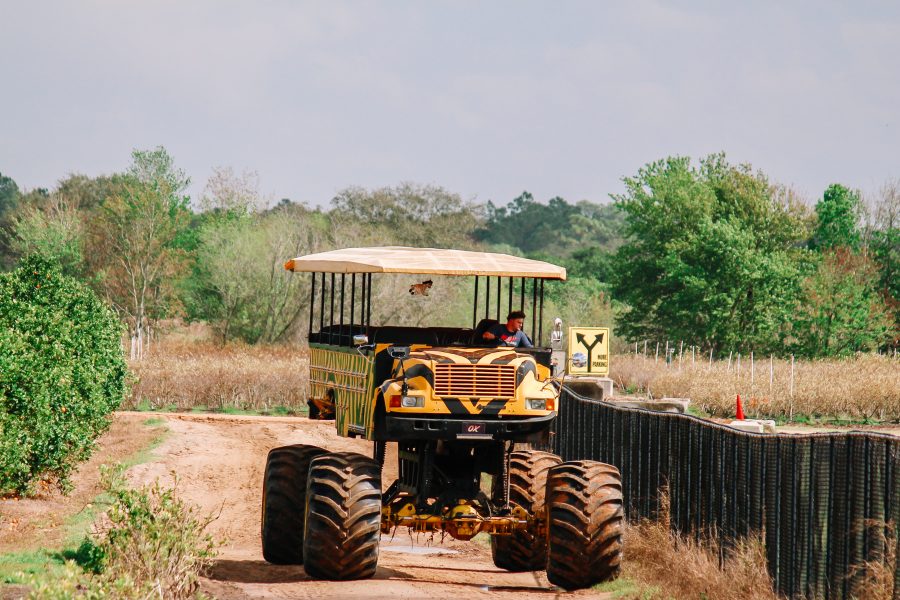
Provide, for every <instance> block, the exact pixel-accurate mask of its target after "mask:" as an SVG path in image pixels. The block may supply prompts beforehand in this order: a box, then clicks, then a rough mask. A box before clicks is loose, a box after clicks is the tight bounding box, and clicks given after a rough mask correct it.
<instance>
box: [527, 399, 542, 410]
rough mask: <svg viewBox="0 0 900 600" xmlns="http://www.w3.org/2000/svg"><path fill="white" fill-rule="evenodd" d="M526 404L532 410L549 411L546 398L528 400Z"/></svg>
mask: <svg viewBox="0 0 900 600" xmlns="http://www.w3.org/2000/svg"><path fill="white" fill-rule="evenodd" d="M525 404H527V405H528V408H529V409H530V410H547V399H546V398H526V399H525Z"/></svg>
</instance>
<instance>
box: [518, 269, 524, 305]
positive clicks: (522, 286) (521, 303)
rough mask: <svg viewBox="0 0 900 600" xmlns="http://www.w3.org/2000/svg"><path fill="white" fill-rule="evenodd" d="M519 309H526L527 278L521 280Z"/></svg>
mask: <svg viewBox="0 0 900 600" xmlns="http://www.w3.org/2000/svg"><path fill="white" fill-rule="evenodd" d="M519 286H520V287H519V310H525V278H524V277H523V278H522V279H521V280H520V281H519Z"/></svg>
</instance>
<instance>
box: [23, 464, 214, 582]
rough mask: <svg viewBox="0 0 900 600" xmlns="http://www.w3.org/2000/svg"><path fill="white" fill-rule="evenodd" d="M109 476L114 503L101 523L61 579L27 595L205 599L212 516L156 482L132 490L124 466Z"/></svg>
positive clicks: (106, 475) (211, 552) (107, 473)
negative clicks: (203, 579) (202, 587)
mask: <svg viewBox="0 0 900 600" xmlns="http://www.w3.org/2000/svg"><path fill="white" fill-rule="evenodd" d="M103 479H104V487H105V488H106V490H107V494H109V495H110V496H111V497H112V499H113V500H112V505H111V506H110V509H109V511H108V512H107V514H106V516H105V518H104V519H102V523H103V524H102V525H100V526H98V527H97V531H96V532H95V534H94V535H93V536H91V537H88V538H86V539H85V540H84V541H83V542H82V544H81V546H79V548H78V550H77V551H76V552H74V553H73V554H72V555H71V556H70V557H69V558H71V559H73V560H70V561H68V562H67V563H66V566H65V568H64V571H63V572H62V574H60V575H59V576H57V577H53V578H46V577H45V578H38V577H34V578H32V580H31V582H30V583H31V586H32V592H31V596H29V598H33V599H37V598H42V599H43V598H49V599H57V598H59V599H63V598H67V599H68V598H79V599H93V598H122V599H123V600H125V599H128V600H131V599H134V600H138V599H141V600H143V599H147V600H149V599H150V598H166V599H167V600H168V599H171V600H183V599H188V598H197V597H199V584H200V576H201V575H202V574H203V573H204V572H205V570H206V569H207V568H208V567H209V565H210V562H211V560H212V558H213V557H214V556H215V553H216V546H217V544H216V542H215V541H214V540H213V539H212V538H211V537H210V536H209V535H208V534H206V533H205V529H206V527H207V526H208V525H209V523H210V522H211V521H212V520H213V517H210V516H207V517H200V516H198V515H197V514H196V512H195V509H194V508H193V507H191V506H189V505H188V504H186V503H185V502H183V501H182V500H180V499H179V498H178V497H177V496H176V490H175V488H164V487H162V486H161V485H160V484H159V482H158V481H157V482H155V483H153V484H150V485H147V486H143V487H140V488H137V489H129V488H128V487H127V486H126V485H125V482H124V480H123V479H122V476H121V469H115V470H109V469H106V470H105V472H104V478H103ZM176 485H177V480H176ZM76 565H78V566H80V567H81V568H78V566H76Z"/></svg>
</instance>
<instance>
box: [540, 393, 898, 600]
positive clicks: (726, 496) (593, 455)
mask: <svg viewBox="0 0 900 600" xmlns="http://www.w3.org/2000/svg"><path fill="white" fill-rule="evenodd" d="M551 440H552V441H551V447H552V449H553V450H554V451H555V452H557V453H558V454H559V455H560V456H562V457H563V458H564V459H565V460H578V459H592V460H599V461H602V462H606V463H609V464H612V465H615V466H616V467H618V468H619V470H620V471H621V473H622V486H623V494H624V498H625V507H626V513H627V515H628V517H629V518H630V519H631V520H636V519H639V518H650V519H653V518H656V517H657V516H658V514H659V511H660V508H661V503H660V497H661V491H662V490H664V489H665V490H667V493H668V496H669V511H670V520H671V524H672V527H673V528H674V529H676V530H678V531H680V532H682V533H684V534H689V535H695V536H697V537H698V539H699V538H701V537H703V536H713V537H716V538H718V539H719V541H720V544H719V546H720V547H721V548H723V552H727V551H728V548H729V547H730V543H731V542H732V541H733V540H735V539H736V538H738V537H741V536H746V535H748V534H750V533H751V532H763V533H764V541H765V546H766V554H767V558H768V564H769V570H770V574H771V576H772V578H773V583H774V586H775V589H776V590H778V591H779V592H780V593H782V594H785V595H786V596H789V597H791V598H801V597H802V598H826V599H832V598H838V599H845V598H846V599H849V598H853V597H855V596H856V594H857V591H858V590H859V589H860V587H861V585H862V584H863V582H864V580H865V578H866V577H867V576H868V572H867V569H866V567H865V565H866V563H867V562H869V563H878V562H881V563H883V562H884V561H885V559H886V556H887V555H888V554H889V552H888V550H889V549H888V547H887V544H896V550H897V554H900V536H895V535H893V529H892V526H893V524H895V523H897V522H900V438H898V437H894V436H890V435H883V434H874V433H863V432H849V433H828V434H810V435H765V434H752V433H745V432H740V431H737V430H735V429H731V428H729V427H725V426H722V425H718V424H716V423H711V422H709V421H704V420H702V419H698V418H696V417H692V416H689V415H683V414H673V413H660V412H654V411H648V410H642V409H634V408H622V407H618V406H614V405H612V404H608V403H605V402H601V401H597V400H594V399H592V398H586V397H584V396H580V395H578V394H575V393H574V392H572V391H571V390H570V389H568V388H566V387H564V388H563V394H562V398H561V402H560V413H559V418H558V419H557V420H556V424H555V427H554V435H553V436H552V438H551ZM898 563H900V561H898ZM897 566H898V567H900V564H898V565H897ZM894 579H895V584H894V598H895V600H897V599H900V568H897V569H895V574H894Z"/></svg>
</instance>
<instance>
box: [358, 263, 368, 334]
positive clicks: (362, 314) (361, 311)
mask: <svg viewBox="0 0 900 600" xmlns="http://www.w3.org/2000/svg"><path fill="white" fill-rule="evenodd" d="M360 279H362V292H361V293H360V295H359V302H360V305H361V306H360V307H359V324H360V325H361V326H363V327H366V274H365V273H363V274H362V277H361V278H360ZM365 333H366V335H369V330H368V328H366V329H365Z"/></svg>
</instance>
